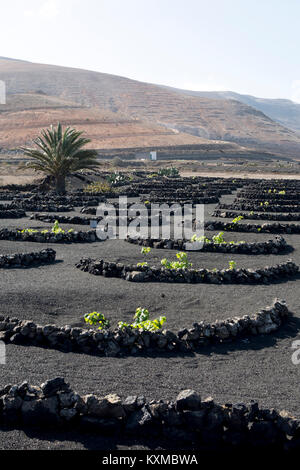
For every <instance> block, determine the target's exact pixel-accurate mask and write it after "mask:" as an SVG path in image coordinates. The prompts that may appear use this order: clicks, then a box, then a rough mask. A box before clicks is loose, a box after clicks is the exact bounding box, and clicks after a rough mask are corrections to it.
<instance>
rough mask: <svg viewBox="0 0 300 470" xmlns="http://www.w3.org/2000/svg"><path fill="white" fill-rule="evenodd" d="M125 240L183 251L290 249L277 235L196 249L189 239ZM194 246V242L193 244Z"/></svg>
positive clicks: (237, 251) (240, 251)
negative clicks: (264, 238) (272, 237)
mask: <svg viewBox="0 0 300 470" xmlns="http://www.w3.org/2000/svg"><path fill="white" fill-rule="evenodd" d="M126 241H127V242H129V243H133V244H135V245H140V246H147V247H151V248H159V249H161V248H163V249H167V250H180V251H182V250H184V251H205V252H212V253H239V254H250V255H254V254H255V255H256V254H258V255H261V254H270V253H272V254H277V253H281V252H284V251H288V249H289V251H290V249H291V247H290V246H289V245H287V243H286V241H285V239H284V238H282V237H280V236H277V237H275V239H274V240H268V241H266V242H260V243H258V242H253V243H213V241H212V242H211V243H204V244H203V246H202V248H200V249H198V250H192V249H191V246H190V245H191V242H190V241H189V240H170V239H149V238H147V239H141V238H130V237H128V238H127V239H126ZM193 245H194V247H196V245H197V244H196V243H194V244H193Z"/></svg>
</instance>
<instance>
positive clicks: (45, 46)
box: [0, 0, 300, 102]
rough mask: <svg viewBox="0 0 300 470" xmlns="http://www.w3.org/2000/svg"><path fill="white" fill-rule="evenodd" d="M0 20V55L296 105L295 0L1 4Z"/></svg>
mask: <svg viewBox="0 0 300 470" xmlns="http://www.w3.org/2000/svg"><path fill="white" fill-rule="evenodd" d="M0 18H1V24H0V56H5V57H13V58H18V59H25V60H30V61H33V62H41V63H50V64H57V65H65V66H72V67H79V68H86V69H89V70H96V71H99V72H107V73H112V74H117V75H122V76H126V77H129V78H134V79H137V80H142V81H147V82H152V83H160V84H166V85H171V86H176V87H180V88H189V89H193V90H209V91H211V90H232V91H237V92H241V93H249V94H253V95H256V96H261V97H266V98H290V99H294V101H297V102H300V60H299V58H300V27H299V21H300V1H299V0H84V1H83V0H25V1H24V0H6V1H5V2H4V1H3V0H2V1H1V2H0ZM0 72H1V70H0Z"/></svg>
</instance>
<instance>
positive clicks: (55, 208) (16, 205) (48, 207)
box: [0, 201, 74, 212]
mask: <svg viewBox="0 0 300 470" xmlns="http://www.w3.org/2000/svg"><path fill="white" fill-rule="evenodd" d="M0 209H3V210H10V209H17V210H20V209H21V210H24V211H31V212H70V211H73V210H74V207H73V206H70V205H67V206H63V205H56V204H49V203H48V204H40V203H38V202H29V201H28V202H27V201H26V202H25V201H24V202H13V203H11V204H7V205H3V204H2V205H0Z"/></svg>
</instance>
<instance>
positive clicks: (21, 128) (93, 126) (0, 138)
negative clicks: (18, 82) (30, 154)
mask: <svg viewBox="0 0 300 470" xmlns="http://www.w3.org/2000/svg"><path fill="white" fill-rule="evenodd" d="M59 121H60V122H61V123H62V124H63V125H65V126H67V125H72V126H75V127H76V128H78V129H80V130H83V131H84V132H85V135H86V136H87V137H89V138H90V139H92V143H91V144H90V146H91V147H93V148H96V149H112V148H121V149H123V148H124V149H126V148H139V147H140V148H143V147H156V146H158V147H160V146H161V147H165V146H191V145H193V146H194V145H197V146H199V148H203V149H206V148H208V149H215V150H216V149H218V148H220V150H225V149H227V150H228V151H233V152H241V153H243V149H241V148H240V146H238V145H236V144H230V143H228V142H214V141H210V140H206V139H201V138H199V137H195V136H193V135H189V134H183V133H180V132H178V131H176V130H172V129H168V128H166V127H163V126H159V125H157V124H155V123H150V122H143V121H141V120H138V119H134V118H131V119H130V118H128V117H126V116H125V115H122V114H121V113H113V112H111V111H109V110H106V109H105V110H104V111H100V110H99V109H98V108H85V107H81V106H80V105H77V104H76V103H75V104H74V103H72V102H71V101H67V100H64V99H61V98H55V97H52V96H47V95H44V94H40V93H37V94H34V93H28V94H25V93H23V94H17V95H8V97H7V104H6V105H0V147H2V148H6V149H10V148H15V147H19V146H21V145H30V143H31V141H32V139H33V138H35V137H36V135H37V134H38V133H39V131H40V130H41V129H42V128H45V127H48V126H50V125H51V124H55V123H57V122H59Z"/></svg>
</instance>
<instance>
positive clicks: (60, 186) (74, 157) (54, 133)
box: [21, 123, 100, 194]
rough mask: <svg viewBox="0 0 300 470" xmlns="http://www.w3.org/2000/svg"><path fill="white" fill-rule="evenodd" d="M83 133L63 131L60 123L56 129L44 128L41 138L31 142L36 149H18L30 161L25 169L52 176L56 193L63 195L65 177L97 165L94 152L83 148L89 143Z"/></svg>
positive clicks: (67, 129) (69, 130) (71, 130)
mask: <svg viewBox="0 0 300 470" xmlns="http://www.w3.org/2000/svg"><path fill="white" fill-rule="evenodd" d="M82 134H83V132H80V131H77V130H75V129H72V128H71V127H67V128H66V130H65V131H64V132H63V130H62V126H61V124H60V123H58V125H57V128H54V127H53V126H51V127H50V128H49V129H43V130H42V131H41V136H40V137H38V138H37V139H35V140H34V141H33V142H34V143H35V144H36V146H37V147H38V148H36V149H32V148H25V147H22V148H21V150H22V151H23V152H24V154H25V155H26V156H28V157H30V158H31V159H33V161H29V162H27V163H26V164H25V167H26V168H32V169H34V170H35V171H41V172H43V173H45V174H47V175H51V176H53V177H54V179H55V184H56V191H57V193H60V194H61V193H64V192H65V191H66V176H68V175H70V174H71V173H73V172H74V171H78V170H82V169H87V168H94V167H96V166H98V165H99V164H100V163H99V162H98V161H97V152H96V150H90V149H84V148H83V147H84V146H85V145H86V144H89V143H90V142H91V141H90V139H86V138H84V137H81V135H82Z"/></svg>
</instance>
